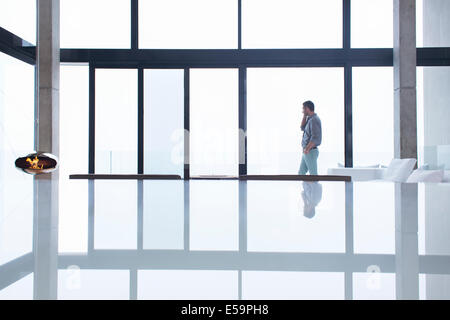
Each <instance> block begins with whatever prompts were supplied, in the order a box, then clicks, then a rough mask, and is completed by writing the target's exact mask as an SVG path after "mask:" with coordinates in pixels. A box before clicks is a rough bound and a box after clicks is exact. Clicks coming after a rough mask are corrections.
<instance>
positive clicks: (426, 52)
mask: <svg viewBox="0 0 450 320" xmlns="http://www.w3.org/2000/svg"><path fill="white" fill-rule="evenodd" d="M417 66H420V67H432V66H437V67H438V66H450V48H418V49H417Z"/></svg>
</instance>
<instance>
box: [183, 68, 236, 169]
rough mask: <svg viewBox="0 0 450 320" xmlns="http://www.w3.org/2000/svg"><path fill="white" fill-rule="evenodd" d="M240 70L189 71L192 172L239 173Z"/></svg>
mask: <svg viewBox="0 0 450 320" xmlns="http://www.w3.org/2000/svg"><path fill="white" fill-rule="evenodd" d="M238 80H239V78H238V70H237V69H191V70H190V170H191V175H192V176H195V175H229V176H237V175H238V167H239V153H238V143H239V141H238V136H239V129H238V122H239V118H238V103H239V98H238V95H239V86H238Z"/></svg>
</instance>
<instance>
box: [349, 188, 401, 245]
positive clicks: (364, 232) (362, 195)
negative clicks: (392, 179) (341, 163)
mask: <svg viewBox="0 0 450 320" xmlns="http://www.w3.org/2000/svg"><path fill="white" fill-rule="evenodd" d="M353 199H354V209H353V237H354V251H355V253H357V254H393V253H394V252H395V185H394V184H391V183H364V182H357V183H354V196H353Z"/></svg>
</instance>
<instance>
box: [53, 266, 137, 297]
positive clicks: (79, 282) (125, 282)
mask: <svg viewBox="0 0 450 320" xmlns="http://www.w3.org/2000/svg"><path fill="white" fill-rule="evenodd" d="M129 298H130V272H129V271H128V270H94V269H78V268H68V269H64V270H58V299H59V300H128V299H129Z"/></svg>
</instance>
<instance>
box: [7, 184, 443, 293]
mask: <svg viewBox="0 0 450 320" xmlns="http://www.w3.org/2000/svg"><path fill="white" fill-rule="evenodd" d="M22 183H23V182H22ZM26 183H31V184H32V180H31V179H30V180H27V182H26ZM28 191H29V190H28ZM12 200H15V201H16V202H17V203H13V202H14V201H12ZM411 204H412V205H411ZM1 208H2V210H3V211H2V212H1V213H0V241H1V242H0V299H33V298H39V297H37V296H36V292H35V291H36V290H34V289H35V288H34V286H35V284H36V283H40V285H42V283H44V284H45V283H46V280H47V279H39V282H36V281H37V279H36V276H35V274H34V272H33V270H34V264H33V261H34V259H35V257H34V255H33V228H36V224H37V223H36V221H34V224H33V194H32V193H31V194H30V193H29V192H28V193H24V194H21V195H20V196H17V197H16V199H10V201H9V203H8V205H3V206H2V207H1ZM41 227H42V226H41ZM58 247H59V256H58V270H57V271H55V274H53V275H52V276H53V277H55V279H57V298H58V299H448V298H450V184H418V185H415V184H410V185H400V184H397V185H396V184H394V183H389V182H355V183H344V182H320V183H317V182H316V183H308V182H300V181H247V182H244V181H238V180H191V181H183V180H178V181H177V180H145V181H135V180H96V181H86V180H67V181H63V182H62V183H61V185H60V213H59V231H58ZM48 283H49V285H50V283H51V281H50V279H48Z"/></svg>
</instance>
